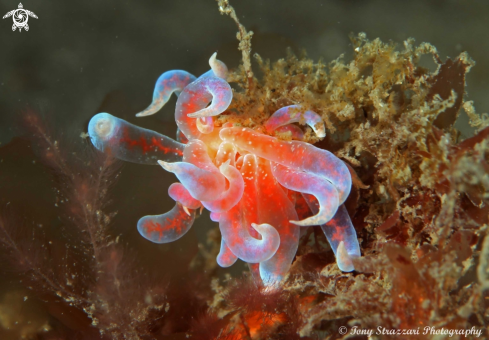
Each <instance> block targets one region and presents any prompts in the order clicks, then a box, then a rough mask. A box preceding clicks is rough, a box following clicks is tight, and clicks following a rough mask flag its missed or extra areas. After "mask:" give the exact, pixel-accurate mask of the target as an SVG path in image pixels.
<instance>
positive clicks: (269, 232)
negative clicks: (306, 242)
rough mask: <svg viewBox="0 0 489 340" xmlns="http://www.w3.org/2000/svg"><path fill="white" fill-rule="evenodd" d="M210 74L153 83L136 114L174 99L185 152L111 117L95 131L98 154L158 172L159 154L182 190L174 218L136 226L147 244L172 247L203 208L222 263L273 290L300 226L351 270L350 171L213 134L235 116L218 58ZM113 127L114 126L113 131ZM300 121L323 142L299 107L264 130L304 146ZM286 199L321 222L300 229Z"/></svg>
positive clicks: (309, 114) (260, 137) (292, 147)
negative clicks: (321, 234) (315, 232)
mask: <svg viewBox="0 0 489 340" xmlns="http://www.w3.org/2000/svg"><path fill="white" fill-rule="evenodd" d="M209 65H210V66H211V70H210V71H208V72H206V73H204V74H203V75H202V76H200V77H199V78H197V79H195V78H194V77H193V76H192V75H190V74H188V73H187V72H185V71H169V72H165V73H164V74H163V75H162V76H161V77H160V78H159V79H158V81H157V83H156V86H155V91H154V94H153V102H152V103H151V105H150V106H149V107H148V108H147V109H146V110H144V111H142V112H141V113H139V114H138V116H139V117H141V116H147V115H150V114H154V113H155V112H157V111H158V110H159V109H161V107H162V106H163V105H164V104H165V103H166V102H167V101H168V98H169V97H170V96H171V94H172V93H173V92H175V93H176V94H177V95H178V100H177V104H176V109H175V120H176V123H177V126H178V132H177V138H178V140H179V141H182V142H183V143H184V144H181V143H178V142H175V141H173V140H172V139H171V138H168V137H166V136H162V135H152V134H156V133H154V132H152V131H149V130H145V129H140V128H138V127H136V126H134V125H132V124H129V123H127V122H124V121H123V120H120V119H117V118H115V117H112V116H110V115H108V114H101V115H102V116H99V115H97V116H95V117H94V118H93V119H92V121H93V122H92V121H91V122H90V127H91V128H90V129H89V132H90V136H91V138H92V141H93V142H94V145H95V146H96V147H97V148H98V149H100V150H101V151H104V150H107V149H108V148H107V146H110V149H111V150H113V151H112V152H113V153H114V155H115V156H116V157H119V158H122V159H125V160H129V161H136V162H142V163H145V164H156V162H154V159H155V158H154V155H153V154H152V155H151V157H149V156H146V157H141V155H146V153H148V152H157V151H159V152H160V153H161V156H162V157H161V158H159V159H158V163H159V164H160V165H161V166H162V167H163V168H164V169H165V170H167V171H170V172H172V173H174V174H175V175H176V176H177V178H178V179H179V180H180V182H181V183H174V184H172V185H171V186H170V188H169V190H168V194H169V195H170V197H171V198H172V199H173V200H175V201H176V205H175V207H174V208H173V209H172V210H171V211H169V212H167V213H165V214H161V215H151V216H146V217H143V218H141V219H140V220H139V222H138V230H139V232H140V233H141V235H142V236H143V237H145V238H147V239H148V240H151V241H153V242H156V243H166V242H171V241H174V240H176V239H178V238H180V237H182V236H183V235H184V234H185V233H186V232H187V231H188V230H189V228H190V227H191V225H192V223H193V220H194V217H195V214H196V211H197V209H199V208H202V207H205V208H207V209H208V210H209V211H210V212H211V219H212V220H213V221H218V222H219V228H220V230H221V233H222V240H221V250H220V252H219V255H218V256H217V262H218V264H219V265H220V266H222V267H228V266H230V265H232V264H233V263H235V261H236V260H237V259H238V258H240V259H241V260H243V261H246V262H248V264H249V265H250V269H251V270H252V272H253V276H254V277H255V278H256V277H259V278H260V279H261V280H262V282H263V283H264V284H265V285H275V284H278V283H279V282H280V281H281V280H283V278H284V277H285V276H286V274H287V272H288V270H289V268H290V265H291V263H292V261H293V259H294V257H295V253H296V251H297V246H298V240H299V234H300V227H299V226H309V225H314V224H322V226H323V230H324V231H325V233H326V235H327V236H328V235H330V236H328V240H329V241H330V243H331V245H332V247H333V250H334V251H335V254H336V256H337V263H338V265H339V267H340V269H342V270H352V269H353V267H352V263H351V257H352V256H353V255H355V254H356V253H358V254H359V253H360V252H359V249H358V242H357V248H355V247H354V242H353V239H355V241H356V235H355V230H354V229H353V227H352V226H351V221H350V222H349V223H350V224H349V225H348V221H349V217H348V214H347V213H346V210H345V209H344V207H343V205H342V203H343V202H344V201H345V199H346V197H347V196H348V194H349V192H350V187H351V177H350V173H349V171H348V169H347V167H346V165H345V164H344V163H343V162H342V161H341V160H339V159H338V158H336V157H335V156H334V155H333V154H332V153H330V152H328V151H326V150H321V149H318V148H316V147H314V146H312V145H310V144H307V143H305V142H298V141H293V142H285V141H281V140H278V139H277V138H274V137H271V136H267V135H264V134H262V133H260V132H257V131H254V130H250V129H246V128H237V127H233V124H231V123H226V124H224V125H223V126H222V127H217V128H216V127H215V126H214V118H213V117H214V116H217V115H219V114H221V113H222V112H224V111H225V110H226V109H227V108H228V106H229V104H230V103H231V100H232V90H231V88H230V86H229V84H228V83H227V82H226V78H227V67H226V65H225V64H224V63H222V62H221V61H219V60H217V59H216V54H214V55H213V56H212V57H211V58H210V60H209ZM104 119H105V120H104ZM106 121H110V122H112V123H113V122H116V123H117V124H112V125H110V124H108V125H107V124H106ZM294 122H299V123H303V122H305V123H306V124H308V125H309V126H311V127H312V128H313V130H314V131H315V133H316V134H317V135H318V137H324V135H325V129H324V123H323V122H322V120H321V118H320V117H319V116H318V115H317V114H316V113H314V112H313V111H305V112H303V110H302V109H301V106H299V105H292V106H288V107H285V108H282V109H279V110H277V111H276V112H275V113H274V114H273V115H272V116H271V117H270V119H269V120H268V121H267V123H266V124H265V127H266V129H267V131H268V132H269V133H271V132H274V131H275V132H279V133H286V134H290V135H291V136H292V138H295V139H302V138H303V136H304V134H303V132H302V130H301V129H300V128H299V127H298V126H297V125H294V124H293V123H294ZM111 126H116V127H120V126H124V127H128V128H129V131H130V133H129V134H128V135H123V136H122V135H120V134H115V135H113V136H114V137H109V138H107V136H108V135H110V136H112V134H111V133H110V131H111V129H110V127H111ZM121 136H122V137H121ZM150 137H151V138H150ZM153 137H154V138H155V142H154V143H155V145H156V144H157V145H159V144H162V145H163V146H164V147H166V148H168V150H170V152H166V151H165V152H164V150H160V149H158V150H157V149H154V150H153V149H151V147H152V146H153V147H154V146H155V145H153V144H151V145H152V146H150V147H149V148H148V145H149V144H150V143H148V140H153ZM163 137H164V138H163ZM104 138H105V139H104ZM148 138H150V139H148ZM143 140H144V142H143ZM158 143H159V144H158ZM138 147H139V148H138ZM114 151H115V152H114ZM173 151H174V152H173ZM170 155H171V156H170ZM284 187H285V188H286V189H284ZM287 190H291V191H296V192H299V193H303V194H304V195H305V197H306V198H307V197H309V198H310V199H309V201H308V203H309V204H310V206H311V210H312V211H313V212H314V214H315V215H314V216H312V217H310V218H306V219H305V220H302V221H298V218H297V213H296V211H295V206H294V202H292V201H291V199H290V197H292V196H290V195H287ZM307 194H311V195H313V196H309V195H307ZM314 197H315V198H316V199H315V198H314ZM313 201H314V202H313ZM316 205H317V206H316ZM338 207H339V208H338ZM345 214H346V215H345ZM331 219H332V220H331ZM330 220H331V221H332V222H331V223H330V222H329V221H330ZM349 226H351V228H350V227H349ZM328 228H329V229H328ZM335 233H336V234H335ZM335 235H336V236H335ZM338 235H340V236H338ZM340 239H341V240H340ZM338 240H340V241H339V242H338ZM357 250H358V251H357Z"/></svg>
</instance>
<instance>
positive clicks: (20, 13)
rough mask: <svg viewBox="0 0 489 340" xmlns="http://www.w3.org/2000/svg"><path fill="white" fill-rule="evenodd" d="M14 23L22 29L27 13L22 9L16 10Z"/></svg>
mask: <svg viewBox="0 0 489 340" xmlns="http://www.w3.org/2000/svg"><path fill="white" fill-rule="evenodd" d="M13 18H14V23H15V25H16V26H19V27H22V26H24V25H25V24H26V23H27V20H28V18H27V13H26V11H25V10H24V9H18V10H16V11H15V13H14V15H13Z"/></svg>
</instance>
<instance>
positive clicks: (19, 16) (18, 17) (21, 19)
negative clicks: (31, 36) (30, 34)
mask: <svg viewBox="0 0 489 340" xmlns="http://www.w3.org/2000/svg"><path fill="white" fill-rule="evenodd" d="M10 16H11V17H12V19H14V24H13V25H12V31H15V29H16V28H18V29H19V32H20V31H22V28H23V29H25V30H26V31H28V30H29V25H27V21H28V20H29V17H30V16H31V17H33V18H36V19H37V15H35V14H34V13H33V12H31V11H28V10H26V9H24V6H22V4H21V3H20V4H19V8H18V9H14V10H13V11H10V12H8V13H7V14H5V15H4V16H3V18H2V19H5V18H8V17H10Z"/></svg>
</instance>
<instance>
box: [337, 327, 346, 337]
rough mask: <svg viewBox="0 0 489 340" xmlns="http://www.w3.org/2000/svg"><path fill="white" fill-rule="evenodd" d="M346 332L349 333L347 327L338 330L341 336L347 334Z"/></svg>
mask: <svg viewBox="0 0 489 340" xmlns="http://www.w3.org/2000/svg"><path fill="white" fill-rule="evenodd" d="M346 332H348V328H346V327H345V326H341V327H340V328H338V333H340V334H341V335H344V334H346Z"/></svg>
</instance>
